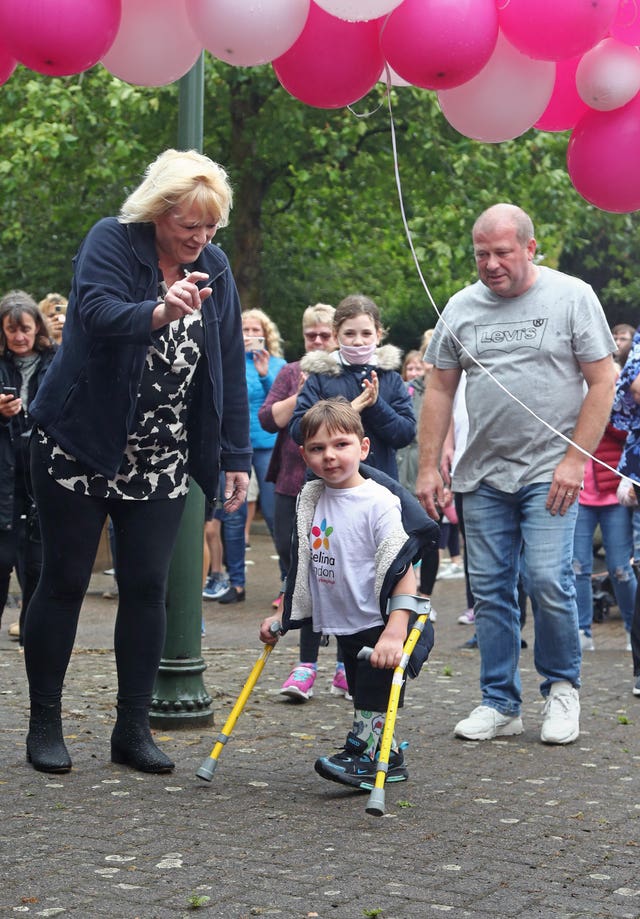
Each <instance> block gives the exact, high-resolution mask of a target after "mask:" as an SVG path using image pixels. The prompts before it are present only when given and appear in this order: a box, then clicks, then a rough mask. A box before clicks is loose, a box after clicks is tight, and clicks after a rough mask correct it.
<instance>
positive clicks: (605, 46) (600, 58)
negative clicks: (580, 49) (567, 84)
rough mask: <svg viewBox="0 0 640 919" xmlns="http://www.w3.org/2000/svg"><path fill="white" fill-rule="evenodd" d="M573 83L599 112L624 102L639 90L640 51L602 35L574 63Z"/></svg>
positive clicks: (588, 102) (606, 110)
mask: <svg viewBox="0 0 640 919" xmlns="http://www.w3.org/2000/svg"><path fill="white" fill-rule="evenodd" d="M576 86H577V87H578V92H579V93H580V98H581V99H583V100H584V101H585V102H586V103H587V105H589V106H590V107H591V108H594V109H597V110H598V111H599V112H610V111H611V110H612V109H614V108H620V106H622V105H626V104H627V102H630V101H631V99H633V97H634V96H635V94H636V93H637V92H638V90H640V51H638V49H637V48H633V47H632V46H631V45H626V44H625V43H624V42H621V41H617V39H615V38H605V39H604V40H603V41H601V42H599V44H597V45H596V46H595V48H592V49H591V50H590V51H587V53H586V54H585V55H584V57H583V58H582V60H581V61H580V63H579V64H578V70H577V72H576Z"/></svg>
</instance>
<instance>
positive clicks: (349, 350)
mask: <svg viewBox="0 0 640 919" xmlns="http://www.w3.org/2000/svg"><path fill="white" fill-rule="evenodd" d="M377 347H378V345H377V344H376V342H375V341H374V342H371V344H369V345H343V344H341V345H340V354H341V355H342V357H343V358H344V359H345V361H347V362H348V363H349V364H368V363H369V361H370V360H371V358H372V357H373V355H374V354H375V353H376V348H377Z"/></svg>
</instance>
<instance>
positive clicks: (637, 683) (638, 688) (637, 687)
mask: <svg viewBox="0 0 640 919" xmlns="http://www.w3.org/2000/svg"><path fill="white" fill-rule="evenodd" d="M631 692H632V693H633V694H634V696H640V674H638V676H637V677H634V683H633V689H632V690H631Z"/></svg>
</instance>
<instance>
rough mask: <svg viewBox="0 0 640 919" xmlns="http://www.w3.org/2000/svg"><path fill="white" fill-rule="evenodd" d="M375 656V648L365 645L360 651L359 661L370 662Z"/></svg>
mask: <svg viewBox="0 0 640 919" xmlns="http://www.w3.org/2000/svg"><path fill="white" fill-rule="evenodd" d="M372 654H373V648H370V647H369V645H365V646H364V648H360V650H359V651H358V660H359V661H368V660H370V658H371V655H372Z"/></svg>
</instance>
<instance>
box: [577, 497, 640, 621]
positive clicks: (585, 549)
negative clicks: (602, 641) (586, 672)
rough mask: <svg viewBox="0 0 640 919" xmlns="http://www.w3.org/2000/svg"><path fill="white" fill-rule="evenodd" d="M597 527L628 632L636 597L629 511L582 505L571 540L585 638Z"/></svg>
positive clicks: (617, 506) (590, 610) (590, 609)
mask: <svg viewBox="0 0 640 919" xmlns="http://www.w3.org/2000/svg"><path fill="white" fill-rule="evenodd" d="M598 524H600V530H601V532H602V543H603V546H604V551H605V555H606V560H607V571H608V572H609V577H610V578H611V583H612V585H613V592H614V594H615V597H616V602H617V604H618V607H619V608H620V615H621V616H622V620H623V622H624V627H625V629H626V630H627V632H630V631H631V622H632V620H633V608H634V604H635V597H636V586H637V584H636V576H635V574H634V573H633V568H632V567H631V556H632V555H633V535H632V528H631V509H630V508H628V507H623V506H622V505H621V504H609V505H606V506H605V507H588V506H586V505H584V504H581V505H580V507H579V509H578V520H577V523H576V532H575V536H574V540H573V567H574V570H575V573H576V592H577V599H578V621H579V623H580V628H581V629H582V630H583V632H584V633H585V634H586V635H591V622H592V620H593V590H592V587H591V573H592V571H593V534H594V532H595V528H596V526H597V525H598Z"/></svg>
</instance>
